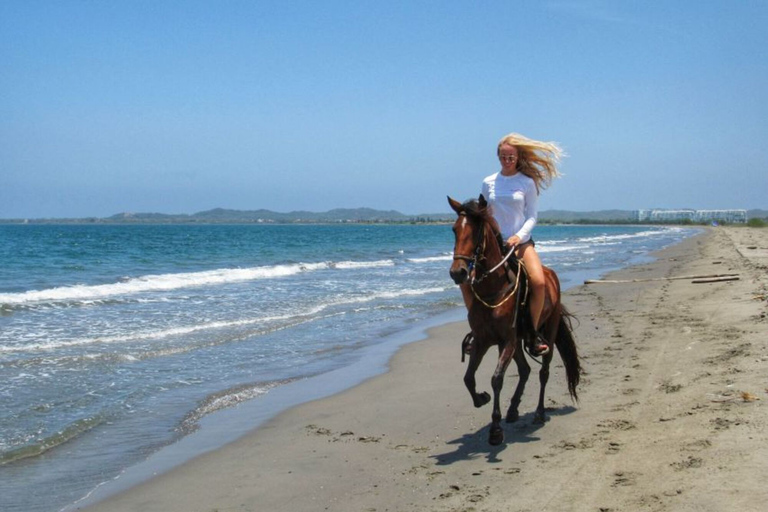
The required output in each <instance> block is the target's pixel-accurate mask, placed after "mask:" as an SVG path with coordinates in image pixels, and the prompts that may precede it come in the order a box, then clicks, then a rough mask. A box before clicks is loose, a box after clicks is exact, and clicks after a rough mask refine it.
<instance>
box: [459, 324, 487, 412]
mask: <svg viewBox="0 0 768 512" xmlns="http://www.w3.org/2000/svg"><path fill="white" fill-rule="evenodd" d="M487 350H488V349H487V348H481V347H480V346H479V340H478V339H477V338H475V346H474V347H473V348H472V352H471V353H470V354H469V363H468V364H467V371H466V373H465V374H464V385H465V386H467V391H469V394H470V395H471V396H472V403H473V404H475V407H482V406H484V405H485V404H487V403H488V402H490V401H491V395H489V394H488V393H487V392H486V391H483V392H482V393H478V392H477V391H476V389H477V382H476V381H475V373H476V372H477V369H478V368H479V367H480V362H481V361H482V360H483V356H484V355H485V352H486V351H487Z"/></svg>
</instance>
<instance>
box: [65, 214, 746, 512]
mask: <svg viewBox="0 0 768 512" xmlns="http://www.w3.org/2000/svg"><path fill="white" fill-rule="evenodd" d="M741 230H742V229H739V231H741ZM721 233H723V231H721V230H718V231H714V232H713V231H709V232H708V233H705V234H703V235H697V236H694V237H691V238H688V239H686V240H684V241H682V242H681V243H679V244H676V245H674V246H672V247H670V248H666V249H663V250H662V251H660V252H658V253H654V254H653V256H654V257H655V258H656V259H655V261H654V262H652V263H650V264H641V265H637V266H632V267H628V268H625V269H622V270H620V271H617V272H611V273H609V275H610V276H612V277H620V276H622V275H624V274H626V275H634V276H636V275H643V276H648V275H654V274H664V273H665V272H667V273H669V272H671V271H672V270H674V269H675V268H676V267H680V266H681V265H683V263H679V264H678V263H676V262H678V261H680V260H685V259H689V258H688V255H686V250H690V248H698V249H701V247H699V246H701V245H704V246H705V247H709V246H710V245H711V243H710V240H711V239H712V238H715V237H716V236H719V235H720V234H721ZM742 234H743V233H742ZM702 238H704V241H702ZM705 242H706V243H705ZM669 253H672V254H674V255H675V256H668V254H669ZM699 259H701V258H699ZM684 263H686V264H688V266H690V265H692V264H693V263H699V264H700V263H701V262H696V261H695V260H691V261H685V262H684ZM742 284H743V283H742ZM657 285H658V284H657ZM675 286H677V285H675ZM689 286H690V285H689ZM694 286H695V285H694ZM716 286H729V285H728V283H722V284H719V285H716ZM635 288H639V289H648V288H650V287H649V286H648V285H647V284H635V285H621V286H618V287H617V286H616V285H611V288H610V289H607V290H605V293H608V294H609V295H611V294H612V299H613V300H616V299H619V298H620V297H617V296H616V290H621V289H623V290H624V291H627V290H630V289H632V290H634V289H635ZM611 290H613V291H611ZM641 291H642V290H641ZM646 291H647V290H646ZM603 293H604V291H603V289H599V290H594V288H593V287H592V288H591V287H587V286H585V285H581V286H577V287H575V288H573V289H571V290H570V291H569V292H567V293H566V297H565V303H566V304H567V305H568V306H569V308H570V309H572V310H574V311H575V312H576V314H577V316H578V317H579V319H580V320H581V322H582V325H580V326H579V328H577V331H576V335H577V342H581V341H582V337H583V336H584V333H591V331H592V329H594V330H595V331H600V330H601V329H602V331H604V332H601V333H600V336H599V337H598V342H602V343H603V344H604V345H605V346H604V347H602V350H601V352H604V351H609V352H610V351H611V348H612V345H611V344H612V343H615V342H616V340H617V339H619V340H621V339H623V338H628V336H627V335H625V334H623V333H620V332H618V331H619V328H618V327H617V325H612V322H613V324H616V321H615V319H612V318H610V315H608V318H606V317H605V315H603V316H600V315H595V314H594V310H595V308H596V307H599V308H606V307H608V306H606V301H605V299H604V298H602V294H603ZM601 298H602V299H603V300H601ZM601 302H602V304H601ZM619 313H621V314H626V313H627V312H626V311H620V312H619ZM619 318H621V315H619ZM611 327H613V330H614V331H617V332H614V333H613V335H608V336H609V337H606V334H605V332H606V331H610V330H611ZM590 328H592V329H590ZM465 331H466V321H461V322H452V323H449V324H446V325H441V326H439V327H433V328H432V329H430V330H429V332H428V337H427V339H424V340H421V341H417V342H415V343H409V344H407V345H406V346H404V347H400V348H399V350H397V353H396V354H395V355H394V356H393V357H392V358H391V360H390V361H389V363H388V364H385V369H384V371H386V367H389V371H388V372H386V373H383V374H379V375H378V376H375V377H372V378H366V379H363V380H364V382H363V383H362V384H359V385H355V386H354V387H352V388H351V389H347V390H345V391H342V392H340V393H337V394H333V395H332V396H330V397H328V398H323V399H320V400H317V399H313V400H314V401H312V402H309V403H305V404H303V405H299V406H297V407H293V408H291V409H289V410H288V411H285V412H283V413H281V414H279V415H278V416H277V417H274V418H272V419H270V420H268V421H266V423H265V424H263V425H262V426H260V427H256V428H255V430H254V429H249V430H250V433H249V434H246V435H245V436H244V437H242V438H240V439H239V440H237V441H234V442H233V443H231V444H229V445H227V446H224V447H222V448H219V449H216V450H214V451H212V452H210V453H207V454H205V455H202V456H200V457H197V458H195V459H193V460H191V461H190V462H187V463H186V464H184V465H182V466H180V467H177V468H175V469H173V470H171V471H170V472H168V473H165V474H162V475H159V476H157V477H155V478H153V479H151V480H149V481H147V482H145V483H143V484H140V485H139V486H138V487H131V488H130V489H128V490H127V491H125V492H122V493H120V494H117V495H115V496H113V497H111V498H107V500H106V501H100V502H98V503H96V504H95V506H94V507H92V508H90V509H88V510H139V509H141V506H140V505H141V504H142V503H143V504H144V505H146V503H147V501H146V500H147V499H149V500H151V503H152V508H153V509H155V508H156V509H164V510H212V509H216V508H218V509H220V510H229V509H235V508H236V509H238V510H240V509H245V510H269V509H272V510H278V509H280V510H286V509H290V510H312V509H314V506H315V505H320V504H323V503H324V504H325V505H326V506H328V507H330V509H339V510H362V509H363V508H364V507H363V505H366V506H368V505H370V506H369V508H376V509H377V510H385V509H386V508H387V507H385V506H384V504H385V503H387V504H388V503H392V505H391V506H389V510H409V509H416V508H422V507H424V508H430V507H434V508H433V509H434V510H443V509H444V508H441V507H448V508H445V510H450V509H451V508H450V507H452V506H458V503H459V502H460V501H461V497H462V496H463V497H464V498H466V499H467V500H469V501H468V503H470V504H472V503H474V504H476V505H475V506H478V507H479V508H480V509H488V510H495V509H494V508H487V506H489V505H490V504H491V503H492V502H493V501H494V498H493V494H494V493H491V492H490V491H488V492H485V491H484V490H483V489H484V487H478V486H477V485H475V484H480V483H482V482H483V478H478V477H479V476H481V475H475V473H477V472H480V474H482V473H484V472H485V473H486V474H488V473H491V474H494V473H495V474H494V475H493V476H494V477H499V476H505V477H506V478H512V479H514V478H515V477H514V475H520V474H524V473H528V472H530V470H531V469H533V468H532V466H533V465H541V464H543V463H545V462H546V457H547V456H548V452H547V451H546V450H547V449H551V448H552V446H551V442H550V441H551V440H552V438H553V437H554V438H557V437H558V436H559V437H564V436H565V437H567V435H566V434H567V433H568V431H569V430H568V428H569V423H570V422H571V421H572V419H573V420H576V419H578V418H579V416H584V415H585V414H584V412H583V411H584V407H585V405H587V401H588V399H585V398H584V397H585V395H589V394H590V392H592V391H593V388H594V385H595V383H594V380H595V377H594V376H593V375H592V373H593V372H592V371H590V370H591V369H592V367H593V366H596V365H597V363H598V362H600V361H599V358H598V357H597V354H593V350H592V349H593V348H594V347H592V346H591V345H594V344H595V343H597V342H595V341H593V340H590V341H589V343H588V344H586V345H585V346H584V347H582V346H581V345H580V349H581V351H582V355H583V356H584V359H585V361H584V362H585V366H586V367H587V371H588V372H589V373H588V375H586V376H585V378H584V381H585V385H584V386H582V389H581V392H580V395H582V404H581V406H580V407H579V408H576V407H575V406H574V405H571V404H570V401H569V400H568V399H567V393H566V390H565V386H564V384H563V376H562V369H561V368H558V366H559V365H558V364H553V372H552V373H553V375H552V377H551V378H550V385H549V387H548V396H549V400H548V402H547V403H548V405H550V406H551V410H550V416H551V418H552V421H550V422H549V423H547V424H546V425H544V426H542V427H534V426H531V425H529V424H528V423H530V413H531V411H532V410H533V406H532V402H534V401H535V395H536V393H537V389H538V383H537V382H535V381H536V380H537V379H535V378H532V379H531V380H530V381H529V386H528V390H527V392H526V395H525V396H524V401H523V404H522V408H521V411H522V412H523V413H524V416H523V418H522V419H521V422H520V423H518V424H515V425H514V426H510V425H505V430H506V433H507V440H506V441H505V443H504V444H503V445H502V446H501V447H497V448H490V447H488V446H487V444H486V443H485V431H486V430H487V424H488V422H489V416H490V411H489V409H488V408H487V407H486V408H483V409H479V410H474V409H473V408H472V407H471V403H470V401H469V398H468V397H467V396H466V391H465V390H464V389H463V383H462V382H461V377H462V375H463V370H464V365H463V364H461V363H459V348H458V347H459V341H460V340H461V337H462V336H463V334H464V333H465ZM617 334H621V336H617V337H615V338H614V337H613V336H614V335H617ZM635 334H637V335H642V334H643V333H642V332H640V333H635ZM640 337H642V336H640ZM620 343H628V341H621V342H620ZM608 355H612V354H608ZM635 356H637V355H636V354H635ZM602 357H607V356H605V355H603V356H602ZM637 357H638V358H639V356H637ZM491 359H494V358H492V357H488V358H487V360H486V362H485V364H484V365H483V367H481V371H480V372H479V374H478V377H479V378H478V381H479V383H480V384H481V388H482V389H484V388H487V387H488V386H487V380H488V379H489V377H488V375H487V373H488V371H491V370H492V366H493V365H492V363H491V362H490V360H491ZM555 362H557V358H556V360H555ZM638 364H639V363H638ZM632 369H634V367H633V366H630V367H629V368H627V369H626V371H627V372H630V371H631V370H632ZM614 370H615V368H614ZM534 371H536V370H535V368H534ZM515 373H516V372H515V370H514V368H513V367H511V368H510V370H509V371H508V372H507V376H508V379H507V380H506V384H505V389H504V392H503V395H502V398H503V399H504V400H506V399H508V398H509V397H510V396H511V389H510V388H511V387H512V386H513V385H514V380H512V379H513V378H514V377H513V376H514V374H515ZM614 373H615V372H614ZM533 377H535V376H533ZM613 377H616V376H615V375H613ZM625 377H627V376H626V375H625ZM411 380H412V381H413V383H411V384H408V382H410V381H411ZM409 386H410V387H409ZM670 386H671V388H674V386H675V384H670ZM584 387H586V390H584ZM671 388H670V389H671ZM394 390H399V391H400V393H399V395H398V393H392V391H394ZM393 395H394V396H393ZM417 395H418V397H421V398H417ZM627 396H631V394H629V395H627ZM624 398H625V399H626V398H627V397H626V396H625V397H624ZM625 401H626V400H625ZM534 403H535V402H534ZM631 403H632V402H630V404H631ZM755 403H757V404H759V402H755ZM432 409H434V412H435V414H434V416H437V417H441V418H442V420H440V419H435V418H431V416H433V415H432V414H430V413H429V412H425V411H430V410H432ZM351 410H357V411H359V412H358V413H357V414H354V413H350V411H351ZM392 414H394V415H395V416H396V417H395V418H394V419H393V418H388V416H389V415H392ZM402 417H407V418H409V420H405V421H398V418H402ZM414 420H415V421H416V422H417V425H413V424H412V423H413V421H414ZM446 422H448V423H450V424H451V425H452V427H450V426H448V425H445V423H446ZM580 423H582V424H583V419H582V421H581V422H580ZM630 423H631V422H630ZM662 423H665V422H662ZM611 425H614V426H615V425H623V424H621V423H615V424H614V423H611V424H608V425H607V426H605V427H602V430H605V429H608V430H609V431H610V430H611V428H610V427H611ZM636 429H637V427H636V426H635V427H632V428H627V430H626V431H627V432H629V431H633V430H636ZM619 430H620V431H623V429H621V428H620V429H619ZM550 431H551V432H550ZM544 434H546V435H544ZM452 435H454V436H456V435H458V436H459V437H457V438H455V439H454V438H452V437H451V436H452ZM603 435H605V434H603ZM539 436H541V437H539ZM598 437H599V434H598ZM445 439H451V440H449V441H448V442H447V443H446V441H445ZM563 443H565V444H563ZM559 444H560V445H562V448H563V449H562V451H563V452H564V453H566V452H567V453H571V452H572V451H574V450H575V453H578V451H579V450H588V449H589V448H594V447H595V445H596V444H597V441H596V440H594V439H592V440H590V439H589V438H583V439H582V440H581V441H579V442H578V443H575V447H574V448H570V445H571V444H573V443H572V442H571V441H568V440H562V439H561V440H560V441H559ZM559 444H558V443H555V445H556V446H558V445H559ZM607 444H608V448H607V450H608V451H609V452H610V451H611V450H612V448H611V447H612V446H614V443H611V442H608V443H607ZM452 445H456V446H458V448H457V449H456V450H455V451H451V448H450V446H452ZM581 445H583V447H581ZM616 446H618V447H619V448H617V449H616V450H615V451H617V452H619V451H621V446H622V443H620V442H619V443H618V444H617V445H616ZM281 447H282V448H281ZM446 448H448V449H449V451H448V452H447V453H440V452H442V451H445V449H446ZM542 450H544V452H542ZM390 452H391V453H390ZM377 461H385V462H386V463H385V464H383V466H385V467H384V468H382V467H379V466H382V464H380V463H377ZM510 463H511V464H512V466H510ZM409 464H410V465H409ZM464 466H472V467H473V468H474V469H475V470H474V471H472V472H471V473H465V472H463V471H458V474H456V473H457V471H456V469H457V468H462V467H464ZM491 466H492V467H491ZM393 468H398V469H402V471H401V474H400V475H399V477H398V475H397V474H396V473H397V470H395V474H392V470H393ZM382 469H384V470H385V471H384V473H381V470H382ZM465 469H466V468H465ZM219 474H221V475H223V476H222V477H221V478H219V477H218V476H216V475H219ZM206 475H207V477H206ZM331 475H339V476H338V478H337V479H332V481H330V480H329V478H330V476H331ZM510 475H512V476H510ZM214 477H215V485H213V489H214V490H215V491H213V492H208V493H205V492H203V494H204V495H205V496H200V493H201V492H202V491H195V490H196V489H201V486H203V487H205V486H209V487H210V484H211V483H214V482H212V481H211V480H212V479H213V478H214ZM633 478H634V477H633ZM338 479H340V480H338ZM497 479H498V478H497ZM635 479H636V478H635ZM337 480H338V481H337ZM347 480H350V481H351V482H347ZM373 481H376V482H380V483H379V484H372V482H373ZM291 482H297V483H298V482H302V484H301V485H302V488H306V489H311V490H312V493H313V494H312V495H311V496H309V497H308V496H306V495H305V494H304V493H302V494H301V496H293V494H295V491H296V489H291V488H290V485H288V486H287V487H288V489H284V488H285V487H286V485H285V484H289V483H291ZM448 482H454V483H448ZM305 484H306V485H307V487H305ZM315 484H316V485H315ZM332 484H333V485H332ZM313 485H314V487H313ZM366 485H367V486H368V487H367V490H366V492H362V490H361V491H360V492H356V491H355V489H358V488H360V489H363V488H366ZM414 485H415V486H416V487H413V486H414ZM454 487H456V488H457V489H456V488H454ZM490 487H493V486H490ZM534 487H535V485H534ZM169 488H171V489H173V491H171V492H168V490H167V489H169ZM280 488H283V489H282V490H279V489H280ZM409 488H410V490H411V494H408V493H405V494H403V492H404V490H408V489H409ZM164 489H166V490H165V491H164ZM185 489H186V490H185ZM219 489H221V490H219ZM227 489H228V490H227ZM415 489H418V490H419V492H423V493H425V494H424V496H427V497H428V498H429V499H428V501H424V499H423V498H424V496H421V495H419V496H418V497H417V496H415V495H413V492H416V491H415ZM438 490H440V491H442V492H436V491H438ZM433 491H434V492H433ZM145 493H148V494H146V496H150V497H149V498H147V497H146V496H145ZM190 493H191V494H192V495H194V496H195V497H194V498H192V497H190V496H187V494H190ZM430 493H431V494H430ZM309 498H311V500H309ZM353 498H354V499H353ZM200 500H203V501H205V503H206V505H205V506H203V501H200ZM206 500H207V501H206ZM286 500H287V501H286ZM308 500H309V501H308ZM339 500H342V501H341V502H340V501H339ZM409 500H415V501H413V502H411V501H409ZM235 501H240V502H243V503H240V505H243V506H242V507H241V506H238V507H235V505H232V503H234V502H235ZM288 502H290V503H292V505H290V506H288V508H286V503H288ZM86 504H87V503H85V502H84V503H82V504H81V505H77V506H72V507H71V508H69V509H71V510H80V509H81V506H82V505H86ZM377 504H378V506H377ZM417 504H418V507H417V506H416V505H417ZM531 504H533V502H531ZM206 507H208V508H206ZM361 507H363V508H361ZM379 507H381V508H379ZM144 509H146V508H144ZM524 509H525V508H521V510H524ZM569 509H573V510H594V507H592V508H586V507H585V508H579V507H576V506H574V507H573V508H569ZM747 509H749V508H747ZM553 510H557V509H556V508H555V509H553ZM713 510H715V509H713Z"/></svg>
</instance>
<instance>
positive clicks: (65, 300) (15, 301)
mask: <svg viewBox="0 0 768 512" xmlns="http://www.w3.org/2000/svg"><path fill="white" fill-rule="evenodd" d="M394 264H395V262H394V261H392V260H380V261H341V262H320V263H295V264H285V265H272V266H264V267H252V268H226V269H217V270H207V271H201V272H188V273H176V274H150V275H146V276H141V277H135V278H125V279H123V280H121V281H120V282H116V283H110V284H99V285H85V284H80V285H73V286H62V287H57V288H48V289H45V290H30V291H26V292H21V293H0V309H2V310H6V311H8V310H10V309H14V308H18V307H23V306H25V305H32V304H34V305H39V304H49V305H56V304H59V305H64V306H66V305H73V303H76V304H82V305H89V304H98V301H99V300H104V299H107V298H110V297H117V296H125V295H132V294H138V293H145V292H158V291H173V290H179V289H184V288H196V287H202V286H215V285H224V284H230V283H237V282H245V281H254V280H259V279H275V278H281V277H288V276H292V275H296V274H299V273H304V272H314V271H318V270H327V269H337V270H355V269H360V268H373V267H387V266H394Z"/></svg>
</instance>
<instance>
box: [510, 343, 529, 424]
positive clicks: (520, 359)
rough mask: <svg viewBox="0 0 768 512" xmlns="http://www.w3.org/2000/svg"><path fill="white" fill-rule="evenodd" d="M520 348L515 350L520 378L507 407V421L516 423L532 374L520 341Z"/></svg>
mask: <svg viewBox="0 0 768 512" xmlns="http://www.w3.org/2000/svg"><path fill="white" fill-rule="evenodd" d="M517 348H518V350H515V356H514V357H515V363H516V364H517V373H518V375H519V376H520V378H519V379H518V381H517V387H516V388H515V394H514V395H512V400H511V401H510V402H509V409H507V418H506V421H507V423H514V422H515V421H517V420H518V419H519V418H520V412H519V407H520V400H522V398H523V392H524V391H525V383H526V382H528V376H529V375H530V374H531V365H529V364H528V361H526V360H525V354H523V350H522V346H521V345H520V342H519V341H518V347H517Z"/></svg>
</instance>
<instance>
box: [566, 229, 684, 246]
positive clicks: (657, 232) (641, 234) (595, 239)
mask: <svg viewBox="0 0 768 512" xmlns="http://www.w3.org/2000/svg"><path fill="white" fill-rule="evenodd" d="M681 231H682V229H681V228H677V227H671V228H664V229H654V230H647V231H638V232H637V233H622V234H617V235H597V236H591V237H584V238H577V239H576V240H575V241H576V242H582V243H584V242H586V243H597V244H606V243H610V242H619V241H621V240H630V239H633V238H650V237H656V236H667V235H670V234H673V233H680V232H681Z"/></svg>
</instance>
